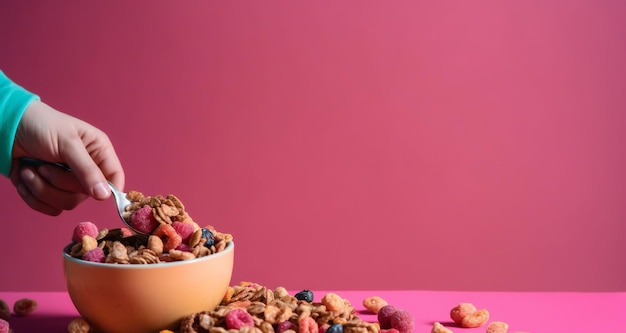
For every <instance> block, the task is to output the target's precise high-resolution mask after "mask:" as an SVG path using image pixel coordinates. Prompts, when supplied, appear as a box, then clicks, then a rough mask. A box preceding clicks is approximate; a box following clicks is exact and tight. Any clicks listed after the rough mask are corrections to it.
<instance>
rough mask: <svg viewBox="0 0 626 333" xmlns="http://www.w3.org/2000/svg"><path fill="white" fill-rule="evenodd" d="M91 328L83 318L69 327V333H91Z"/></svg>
mask: <svg viewBox="0 0 626 333" xmlns="http://www.w3.org/2000/svg"><path fill="white" fill-rule="evenodd" d="M90 329H91V326H90V325H89V323H88V322H87V321H86V320H85V319H83V318H76V319H73V320H72V321H71V322H70V323H69V325H67V332H68V333H89V330H90Z"/></svg>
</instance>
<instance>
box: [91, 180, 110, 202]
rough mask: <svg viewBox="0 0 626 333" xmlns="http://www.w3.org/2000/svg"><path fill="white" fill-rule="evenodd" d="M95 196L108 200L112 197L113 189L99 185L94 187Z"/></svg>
mask: <svg viewBox="0 0 626 333" xmlns="http://www.w3.org/2000/svg"><path fill="white" fill-rule="evenodd" d="M93 194H94V195H95V197H96V198H98V199H106V198H108V197H109V195H111V189H110V188H109V187H108V186H107V185H106V184H105V183H98V184H96V186H94V187H93Z"/></svg>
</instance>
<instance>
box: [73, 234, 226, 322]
mask: <svg viewBox="0 0 626 333" xmlns="http://www.w3.org/2000/svg"><path fill="white" fill-rule="evenodd" d="M68 249H69V246H68V247H66V248H65V249H64V251H63V268H64V274H65V282H66V285H67V291H68V293H69V296H70V298H71V300H72V303H74V306H75V307H76V310H78V312H79V313H80V315H81V316H82V317H83V318H85V319H86V320H87V321H88V322H89V323H90V324H91V325H92V326H93V327H94V328H96V329H97V330H98V331H102V332H106V333H117V332H120V333H128V332H132V333H143V332H146V333H155V332H159V331H160V330H164V329H178V325H179V324H180V321H181V319H182V318H183V317H185V316H187V315H189V314H191V313H193V312H199V311H205V310H213V309H214V308H215V307H216V306H217V305H218V304H219V303H220V301H221V300H222V298H223V297H224V294H225V293H226V291H227V289H228V286H229V284H230V279H231V276H232V271H233V263H234V250H235V245H234V243H233V242H230V243H229V245H228V246H227V247H226V249H224V250H223V251H221V252H218V253H215V254H212V255H208V256H206V257H202V258H198V259H193V260H186V261H177V262H168V263H159V264H147V265H137V264H132V265H120V264H106V263H94V262H89V261H85V260H81V259H77V258H73V257H72V256H70V255H69V254H68Z"/></svg>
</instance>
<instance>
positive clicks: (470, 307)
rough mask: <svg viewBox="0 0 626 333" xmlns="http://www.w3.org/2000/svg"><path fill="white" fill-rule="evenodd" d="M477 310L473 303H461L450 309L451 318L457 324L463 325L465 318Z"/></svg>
mask: <svg viewBox="0 0 626 333" xmlns="http://www.w3.org/2000/svg"><path fill="white" fill-rule="evenodd" d="M474 312H476V307H475V306H474V304H472V303H465V302H464V303H459V304H458V305H457V306H455V307H453V308H452V309H451V310H450V318H451V319H452V321H454V322H455V323H456V324H458V325H461V323H462V322H463V318H465V316H467V315H470V314H472V313H474Z"/></svg>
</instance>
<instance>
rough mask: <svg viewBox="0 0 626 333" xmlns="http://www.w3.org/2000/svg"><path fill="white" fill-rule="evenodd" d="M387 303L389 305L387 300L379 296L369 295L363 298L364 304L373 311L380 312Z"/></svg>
mask: <svg viewBox="0 0 626 333" xmlns="http://www.w3.org/2000/svg"><path fill="white" fill-rule="evenodd" d="M385 305H388V303H387V301H385V300H384V299H382V298H381V297H378V296H372V297H368V298H366V299H364V300H363V306H364V307H365V308H366V309H367V310H369V311H370V312H372V313H378V311H380V309H381V308H382V307H383V306H385Z"/></svg>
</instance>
